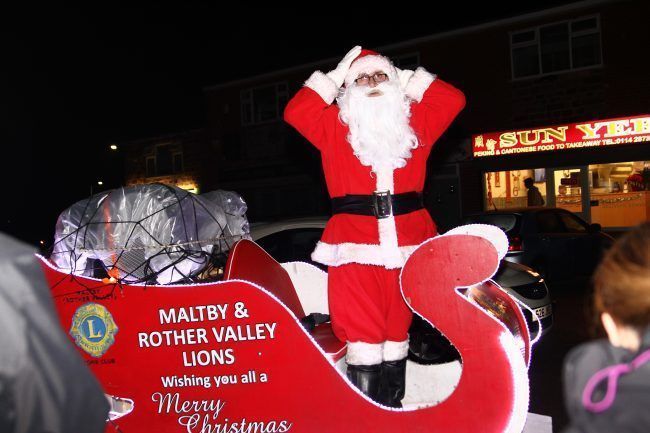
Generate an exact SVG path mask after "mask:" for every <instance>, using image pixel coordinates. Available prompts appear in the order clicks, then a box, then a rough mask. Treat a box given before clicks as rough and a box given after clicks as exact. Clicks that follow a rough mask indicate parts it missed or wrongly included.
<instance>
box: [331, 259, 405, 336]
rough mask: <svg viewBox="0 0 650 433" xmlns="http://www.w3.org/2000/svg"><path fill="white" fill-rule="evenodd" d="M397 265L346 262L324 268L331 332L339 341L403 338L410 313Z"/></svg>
mask: <svg viewBox="0 0 650 433" xmlns="http://www.w3.org/2000/svg"><path fill="white" fill-rule="evenodd" d="M400 271H401V269H386V268H384V267H381V266H374V265H362V264H358V263H349V264H345V265H341V266H330V267H329V269H328V296H329V309H330V317H331V319H332V328H333V331H334V334H335V335H336V336H337V337H338V338H339V339H340V340H342V341H347V342H363V343H370V344H382V343H384V342H386V341H393V342H404V341H406V340H407V339H408V329H409V326H410V325H411V320H412V318H413V313H412V312H411V310H410V309H409V307H408V306H407V305H406V302H405V301H404V298H403V297H402V292H401V291H400V285H399V274H400Z"/></svg>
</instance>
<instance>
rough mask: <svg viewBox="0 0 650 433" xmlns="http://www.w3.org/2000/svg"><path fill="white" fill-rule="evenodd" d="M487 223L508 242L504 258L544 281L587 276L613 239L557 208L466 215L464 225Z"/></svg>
mask: <svg viewBox="0 0 650 433" xmlns="http://www.w3.org/2000/svg"><path fill="white" fill-rule="evenodd" d="M472 223H481V224H491V225H494V226H497V227H499V228H500V229H501V230H503V231H504V232H506V234H507V235H508V239H509V241H510V246H509V248H508V254H507V255H506V260H508V261H510V262H513V263H519V264H523V265H526V266H530V267H531V268H533V269H535V271H537V272H538V273H539V274H540V275H542V276H543V277H544V278H545V279H546V280H548V281H551V282H552V281H560V280H568V279H573V278H576V277H577V278H580V277H589V276H591V274H592V272H593V271H594V269H595V268H596V266H597V265H598V262H599V261H600V258H601V257H602V254H603V252H604V251H605V250H607V249H608V248H609V247H610V246H611V245H612V243H613V242H614V239H613V238H612V237H611V236H609V235H608V234H606V233H603V231H602V229H601V226H600V224H588V223H587V222H585V221H584V220H583V219H581V218H580V217H578V216H577V215H575V214H574V213H572V212H569V211H567V210H565V209H560V208H547V207H535V208H517V209H504V210H499V211H490V212H484V213H480V214H475V215H470V216H468V217H466V218H465V220H464V224H472Z"/></svg>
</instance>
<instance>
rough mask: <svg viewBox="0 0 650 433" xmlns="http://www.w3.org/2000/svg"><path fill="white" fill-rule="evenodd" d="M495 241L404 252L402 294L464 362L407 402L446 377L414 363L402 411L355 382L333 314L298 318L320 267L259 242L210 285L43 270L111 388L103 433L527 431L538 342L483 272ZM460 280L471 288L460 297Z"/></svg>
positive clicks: (242, 246) (458, 237)
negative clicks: (311, 324)
mask: <svg viewBox="0 0 650 433" xmlns="http://www.w3.org/2000/svg"><path fill="white" fill-rule="evenodd" d="M497 244H498V243H497ZM497 248H499V247H496V248H495V246H494V245H493V244H492V243H491V242H489V241H487V240H486V239H484V238H482V237H478V236H473V235H465V234H455V235H444V236H439V237H437V238H433V239H430V240H428V241H426V242H425V243H423V244H422V245H421V246H420V247H419V248H418V249H417V250H416V251H415V252H414V253H413V254H412V255H411V257H410V258H409V259H408V261H407V263H406V265H405V266H404V269H403V271H402V274H401V283H402V290H403V293H404V296H405V299H406V300H407V302H409V304H410V305H411V307H412V308H413V309H414V311H416V312H417V313H418V314H420V315H421V316H423V317H424V318H425V319H426V320H428V321H430V322H431V323H433V324H434V325H435V326H436V327H437V328H438V329H439V330H440V331H441V332H442V333H443V334H445V335H446V337H447V338H448V339H449V340H450V341H451V342H452V343H453V344H454V345H455V347H456V349H457V350H458V351H459V353H460V355H461V357H462V372H460V378H459V380H458V382H457V384H456V385H455V389H450V391H451V393H449V392H447V394H445V395H440V394H438V395H434V396H433V397H431V398H433V400H434V401H423V400H421V401H416V400H413V401H411V403H410V404H409V403H407V402H406V400H408V399H409V393H410V391H409V388H408V386H409V385H408V383H411V385H413V384H414V385H415V388H414V389H416V391H417V389H420V391H419V395H431V394H427V389H431V388H435V387H437V386H439V384H438V383H437V382H436V381H433V382H430V379H429V381H425V382H423V381H422V377H424V376H426V375H428V376H429V377H431V372H430V371H428V370H427V371H425V370H426V368H425V367H423V366H409V368H410V370H409V369H407V371H409V373H407V374H408V375H409V376H407V398H406V399H405V408H406V409H404V410H395V409H389V408H385V407H382V406H380V405H378V404H376V403H374V402H372V401H370V400H369V399H367V398H366V397H365V396H363V395H362V394H360V393H359V392H357V390H356V389H355V388H354V387H353V386H352V385H351V384H350V383H349V382H348V381H347V379H346V378H345V374H343V373H342V372H341V370H342V369H343V368H344V357H343V355H344V353H345V347H344V344H343V343H341V342H340V341H338V340H337V339H336V338H335V337H334V335H333V334H332V332H331V328H330V327H329V324H322V325H319V326H317V327H316V328H315V330H314V331H313V332H312V333H311V334H310V333H308V332H307V331H305V329H304V328H303V327H302V325H301V324H300V322H299V321H298V319H299V318H300V317H303V316H304V315H305V313H309V312H314V311H306V310H314V309H316V308H317V307H315V306H313V305H315V304H317V303H318V301H317V300H318V299H321V300H322V299H323V295H324V293H323V292H319V291H318V290H317V289H316V288H315V286H314V285H313V284H312V285H310V286H308V287H307V288H306V289H305V287H301V286H302V283H301V281H300V278H299V277H300V276H301V274H302V275H303V276H304V274H305V273H310V274H311V278H312V283H314V282H315V281H316V280H318V278H319V274H318V273H319V272H322V271H320V270H318V269H317V268H313V267H309V266H310V265H307V264H294V265H285V266H284V267H282V266H281V265H279V264H278V263H277V262H275V261H274V260H273V259H272V258H271V257H270V256H268V255H267V254H266V253H265V252H264V251H263V250H262V249H261V248H260V247H259V246H257V245H256V244H255V243H253V242H250V241H245V240H244V241H240V242H239V243H238V244H236V246H235V247H234V248H233V249H232V251H231V253H230V256H229V258H228V263H227V265H226V269H225V272H224V281H222V282H217V283H210V284H195V285H188V286H142V285H121V284H105V283H103V282H102V281H101V280H96V279H92V278H85V277H78V276H75V277H72V276H71V275H69V274H65V273H61V272H60V271H58V270H57V269H56V268H54V267H53V266H52V265H51V264H50V263H49V262H48V261H46V260H43V267H44V269H45V273H46V276H47V279H48V282H49V284H50V286H51V288H52V294H53V296H54V299H55V303H56V307H57V309H58V312H59V316H60V319H61V324H62V326H63V327H64V329H65V330H66V331H67V332H69V333H70V336H71V338H72V339H73V340H74V341H75V342H76V344H77V346H78V348H79V351H80V353H81V354H82V355H83V356H84V358H85V360H86V362H87V363H88V365H89V366H90V368H91V369H92V370H93V372H94V373H95V375H96V376H97V378H98V379H99V381H100V383H101V384H102V386H103V388H104V391H105V392H106V394H107V395H110V396H114V399H113V402H114V406H115V407H114V409H115V410H114V412H113V413H112V420H111V421H109V423H108V424H107V430H108V431H119V432H124V433H129V432H144V431H151V432H210V433H216V432H219V433H223V432H228V433H235V432H309V433H329V432H331V433H341V432H391V433H395V432H409V433H415V432H454V433H455V432H519V431H521V430H522V429H523V427H524V424H525V421H526V415H527V409H528V391H529V390H528V379H527V363H528V360H529V356H530V338H529V335H528V330H527V328H526V323H525V320H524V317H523V315H522V314H521V311H520V309H519V307H518V306H517V304H516V303H515V301H514V300H513V299H512V298H510V297H509V296H508V295H507V294H506V293H505V292H503V291H502V290H501V289H500V288H498V286H496V285H495V284H494V283H492V282H491V281H489V278H490V277H491V276H492V275H493V274H494V272H495V271H496V269H497V266H498V261H499V252H497ZM305 267H307V268H305ZM301 269H302V270H301ZM320 278H324V274H323V275H321V277H320ZM310 287H312V292H311V293H310ZM320 287H321V289H320V290H323V286H322V284H321V285H320ZM459 287H466V288H470V289H469V290H468V291H467V292H466V293H465V294H462V295H461V294H460V293H459V291H458V290H457V288H459ZM315 299H316V301H315ZM310 303H311V304H312V305H310V306H309V308H307V307H306V305H307V304H310ZM325 308H326V307H325ZM321 312H322V311H321ZM497 317H501V318H502V319H503V318H506V319H507V320H506V323H505V324H504V323H503V322H502V321H500V320H497ZM411 367H413V368H411ZM418 368H419V370H418ZM427 368H436V366H432V367H427ZM414 372H415V373H414ZM413 374H421V375H423V376H419V377H420V380H414V378H413V377H412V376H413ZM457 374H458V373H457ZM418 382H419V383H418ZM422 389H424V391H422ZM411 394H418V392H415V393H413V392H411ZM431 404H434V405H431Z"/></svg>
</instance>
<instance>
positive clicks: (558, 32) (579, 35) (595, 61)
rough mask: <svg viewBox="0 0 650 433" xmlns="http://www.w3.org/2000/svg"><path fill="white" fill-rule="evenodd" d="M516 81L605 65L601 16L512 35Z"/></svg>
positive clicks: (511, 45)
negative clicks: (601, 39) (601, 40)
mask: <svg viewBox="0 0 650 433" xmlns="http://www.w3.org/2000/svg"><path fill="white" fill-rule="evenodd" d="M510 49H511V55H512V76H513V78H514V79H517V78H525V77H533V76H539V75H545V74H552V73H556V72H566V71H571V70H574V69H580V68H588V67H594V66H600V65H602V57H601V45H600V20H599V17H598V16H595V17H587V18H580V19H577V20H572V21H565V22H560V23H554V24H549V25H545V26H540V27H537V28H534V29H527V30H523V31H517V32H513V33H511V34H510Z"/></svg>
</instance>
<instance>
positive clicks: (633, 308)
mask: <svg viewBox="0 0 650 433" xmlns="http://www.w3.org/2000/svg"><path fill="white" fill-rule="evenodd" d="M594 303H595V308H596V311H597V312H598V313H600V314H601V318H602V320H603V325H604V327H605V330H606V331H607V334H608V336H609V337H610V341H612V332H610V331H611V329H608V327H609V328H611V327H612V326H613V325H616V326H617V327H619V328H625V329H628V330H633V331H637V332H639V331H641V330H643V329H644V328H645V327H647V326H648V325H650V223H643V224H641V225H639V226H637V227H635V228H634V229H632V230H630V231H629V232H628V233H626V234H625V235H623V236H622V237H621V238H620V239H619V240H618V241H617V242H616V243H615V244H614V246H612V248H611V249H610V250H609V251H608V252H607V253H606V254H605V257H604V258H603V261H602V262H601V263H600V265H599V266H598V269H596V272H595V274H594ZM607 322H610V323H607ZM613 331H614V332H615V331H616V330H613ZM612 343H613V344H616V342H615V341H612ZM616 345H619V344H616Z"/></svg>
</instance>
